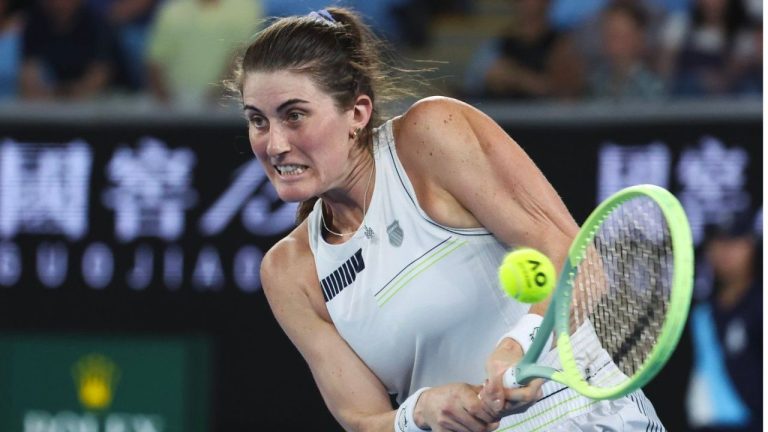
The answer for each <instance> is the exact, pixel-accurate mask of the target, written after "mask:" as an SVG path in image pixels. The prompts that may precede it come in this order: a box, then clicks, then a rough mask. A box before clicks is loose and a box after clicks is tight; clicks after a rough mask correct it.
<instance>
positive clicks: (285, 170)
mask: <svg viewBox="0 0 768 432" xmlns="http://www.w3.org/2000/svg"><path fill="white" fill-rule="evenodd" d="M275 169H276V170H277V172H279V173H280V175H299V174H301V173H303V172H304V171H305V170H306V169H307V167H306V166H304V165H275Z"/></svg>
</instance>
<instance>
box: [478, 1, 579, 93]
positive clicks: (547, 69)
mask: <svg viewBox="0 0 768 432" xmlns="http://www.w3.org/2000/svg"><path fill="white" fill-rule="evenodd" d="M549 3H550V2H549V0H517V1H516V2H515V5H516V6H517V14H516V16H515V17H514V18H515V19H514V22H513V24H512V25H511V26H510V27H509V28H508V29H507V30H506V31H505V33H504V34H503V35H501V36H499V37H498V38H497V39H496V40H494V41H492V42H491V44H490V45H488V46H486V47H485V48H483V49H482V50H481V53H480V54H478V55H476V57H475V59H474V64H472V65H470V69H469V71H468V75H467V81H466V88H467V91H468V93H469V94H470V95H473V96H483V97H496V98H506V99H531V98H545V97H553V98H573V97H577V96H580V95H581V93H582V90H583V87H584V85H583V82H584V80H583V65H582V62H581V59H580V57H579V56H578V55H577V53H576V52H575V51H574V50H573V48H572V46H571V42H570V40H569V38H568V37H567V36H566V35H565V34H562V33H559V32H557V31H555V30H554V29H553V28H552V27H551V26H550V24H549V18H548V14H549Z"/></svg>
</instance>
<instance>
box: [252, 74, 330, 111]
mask: <svg viewBox="0 0 768 432" xmlns="http://www.w3.org/2000/svg"><path fill="white" fill-rule="evenodd" d="M288 99H303V100H306V101H308V102H310V103H312V102H317V103H322V102H325V101H329V100H331V97H330V96H329V95H327V94H325V93H324V92H323V91H321V90H320V89H319V88H318V87H317V85H316V84H315V82H314V81H313V80H312V79H311V78H310V77H309V75H307V74H306V73H299V72H292V71H275V72H249V73H247V74H246V75H245V79H244V80H243V103H244V104H246V105H252V106H256V107H261V108H264V109H269V108H271V107H274V106H278V105H280V104H281V103H282V102H284V101H286V100H288Z"/></svg>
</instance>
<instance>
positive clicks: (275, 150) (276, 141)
mask: <svg viewBox="0 0 768 432" xmlns="http://www.w3.org/2000/svg"><path fill="white" fill-rule="evenodd" d="M268 140H269V141H267V156H269V157H275V156H279V155H281V154H283V153H288V151H290V149H291V145H290V143H289V142H288V137H287V136H286V134H285V132H284V131H283V130H282V128H280V127H272V128H270V129H269V137H268Z"/></svg>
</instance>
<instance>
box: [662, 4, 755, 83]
mask: <svg viewBox="0 0 768 432" xmlns="http://www.w3.org/2000/svg"><path fill="white" fill-rule="evenodd" d="M745 25H746V11H745V9H744V4H743V3H742V1H741V0H694V2H693V5H692V7H691V9H690V10H689V12H687V13H680V14H675V15H672V16H670V18H669V19H668V21H667V23H666V24H665V26H664V27H665V28H664V30H663V35H662V38H663V39H662V51H661V56H660V57H659V59H660V65H659V70H660V72H661V73H662V75H663V76H664V77H665V79H667V80H668V81H669V82H670V84H671V90H672V92H673V93H674V94H676V95H681V96H707V95H709V96H712V95H723V94H727V93H728V92H730V91H731V90H732V88H733V84H734V83H733V76H732V71H733V70H734V67H735V63H736V62H737V61H738V58H737V56H736V55H735V54H737V53H738V54H739V55H744V52H745V51H749V50H750V48H748V46H749V45H750V38H749V36H748V32H747V31H746V30H747V29H746V27H745ZM737 47H738V48H737Z"/></svg>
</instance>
